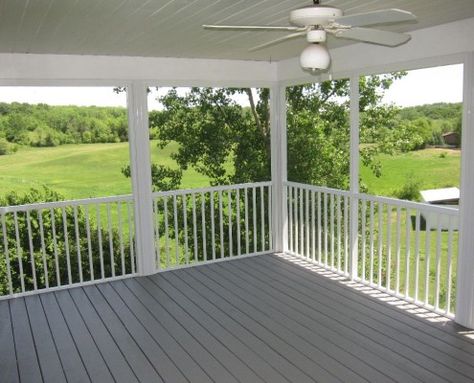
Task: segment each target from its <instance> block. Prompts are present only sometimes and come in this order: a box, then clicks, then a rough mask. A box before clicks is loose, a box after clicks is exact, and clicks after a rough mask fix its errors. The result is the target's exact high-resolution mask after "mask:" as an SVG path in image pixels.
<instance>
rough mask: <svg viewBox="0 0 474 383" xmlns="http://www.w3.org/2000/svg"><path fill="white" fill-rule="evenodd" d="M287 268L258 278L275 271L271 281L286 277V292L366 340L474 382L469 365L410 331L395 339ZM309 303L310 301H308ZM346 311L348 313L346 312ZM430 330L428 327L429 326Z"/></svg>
mask: <svg viewBox="0 0 474 383" xmlns="http://www.w3.org/2000/svg"><path fill="white" fill-rule="evenodd" d="M260 261H261V260H258V261H257V262H256V263H252V266H255V267H256V268H258V265H257V264H258V262H260ZM287 266H288V267H294V266H292V265H287V264H286V263H282V264H280V265H277V266H275V265H274V264H273V270H271V269H272V267H271V263H269V264H266V265H265V268H258V271H259V276H260V275H262V274H263V275H265V273H272V271H275V270H276V273H272V274H271V278H272V279H274V280H275V279H276V278H278V277H281V276H282V275H285V278H286V279H287V281H284V282H283V283H284V288H285V289H288V288H290V289H293V288H294V289H295V290H296V291H295V293H294V296H296V297H298V299H304V300H305V302H306V303H307V304H310V303H311V302H313V304H316V305H325V310H326V311H327V312H333V314H332V315H333V316H334V317H335V318H337V317H338V315H339V318H340V319H341V321H344V322H345V323H350V325H351V326H352V327H353V328H354V329H356V330H357V331H358V332H361V333H362V334H364V335H365V336H366V337H367V338H369V339H372V340H374V341H378V342H384V343H387V345H388V346H389V347H390V349H391V350H392V351H393V352H394V353H395V354H397V355H400V356H404V357H406V358H407V360H408V361H411V362H413V363H416V364H417V365H418V366H420V367H423V368H425V369H426V371H430V372H433V373H436V374H437V375H438V376H439V377H440V378H441V379H444V380H448V381H456V382H464V381H465V382H470V381H472V378H471V377H472V376H474V373H473V374H470V371H472V370H471V367H470V366H469V365H467V364H465V363H463V362H461V361H459V360H457V359H456V358H455V357H452V356H451V355H449V353H445V352H444V353H443V352H438V351H437V350H435V349H433V348H432V347H430V346H429V345H426V344H422V343H420V342H418V341H416V340H415V339H414V338H413V337H412V336H411V333H410V331H408V329H406V330H405V332H402V331H399V332H396V333H395V335H393V332H392V329H391V328H390V327H389V326H386V325H385V324H381V323H378V322H376V321H375V320H374V318H375V317H376V316H377V313H376V312H374V311H372V312H370V314H368V313H367V312H366V313H363V312H357V310H360V307H359V308H357V307H355V306H353V303H351V302H350V299H348V298H345V297H344V295H334V294H333V295H330V296H329V297H326V296H325V293H326V291H325V290H324V289H321V288H319V289H316V287H317V286H318V287H319V286H320V285H316V286H315V285H314V283H315V282H314V281H315V280H318V278H314V277H313V278H302V276H303V275H304V274H300V273H301V271H304V270H303V269H302V268H301V267H297V268H296V269H294V270H295V271H296V273H297V275H292V273H291V272H290V270H289V269H287V268H286V267H287ZM282 267H283V269H282ZM292 281H298V285H297V286H295V285H294V283H292ZM338 285H339V284H338V283H337V282H336V283H335V282H334V281H330V280H329V281H326V283H325V286H331V287H333V288H334V287H339V286H338ZM311 287H312V288H311ZM341 288H342V286H341ZM314 291H318V294H314ZM366 298H367V297H366ZM307 299H309V301H308V300H307ZM338 300H339V301H340V303H339V304H337V305H336V304H335V302H337V301H338ZM366 300H367V302H369V303H370V302H371V301H370V299H369V298H367V299H366ZM367 302H366V304H367ZM351 306H352V307H351ZM334 308H336V310H337V311H336V312H334ZM345 308H348V309H347V310H344V309H345ZM381 326H382V327H381ZM427 326H429V325H428V324H427ZM388 333H391V334H392V336H389V334H388ZM384 339H385V340H384ZM402 365H405V364H402Z"/></svg>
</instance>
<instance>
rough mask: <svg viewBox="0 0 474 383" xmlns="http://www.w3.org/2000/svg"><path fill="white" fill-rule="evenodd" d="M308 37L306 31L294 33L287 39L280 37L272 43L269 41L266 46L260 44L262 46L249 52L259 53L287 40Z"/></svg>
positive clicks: (286, 37)
mask: <svg viewBox="0 0 474 383" xmlns="http://www.w3.org/2000/svg"><path fill="white" fill-rule="evenodd" d="M305 35H306V31H304V32H297V33H292V34H291V35H287V36H285V37H280V38H279V39H275V40H271V41H268V42H266V43H264V44H260V45H257V46H255V47H253V48H250V49H249V52H255V51H258V50H260V49H263V48H266V47H269V46H270V45H274V44H278V43H281V42H283V41H286V40H291V39H294V38H296V37H300V36H305Z"/></svg>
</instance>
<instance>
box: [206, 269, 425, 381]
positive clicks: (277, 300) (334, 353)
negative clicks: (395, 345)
mask: <svg viewBox="0 0 474 383" xmlns="http://www.w3.org/2000/svg"><path fill="white" fill-rule="evenodd" d="M212 270H214V272H215V275H214V278H216V279H217V278H219V277H222V278H225V279H227V280H228V281H229V282H230V283H233V286H232V289H233V291H239V293H240V295H241V296H242V297H243V298H244V299H246V300H247V301H249V302H254V304H257V303H258V304H259V305H260V307H261V308H262V310H264V311H266V312H268V313H269V314H270V315H272V317H274V318H278V319H279V321H280V323H281V324H282V325H285V326H287V327H288V328H289V329H291V330H292V331H294V332H295V333H296V334H297V335H298V336H301V337H304V338H305V339H306V340H307V341H309V342H311V343H312V344H314V345H315V346H317V345H319V346H320V347H322V348H323V349H324V350H325V351H326V352H327V353H328V355H329V357H331V358H334V359H335V360H338V361H340V362H341V363H343V364H344V365H349V366H351V368H352V369H353V370H354V371H356V372H357V373H358V374H360V375H362V376H365V377H369V379H370V380H371V381H377V382H381V381H393V380H396V379H401V378H403V379H404V380H405V381H406V382H409V381H419V380H418V378H417V377H416V375H410V374H408V373H407V372H406V371H404V370H402V371H400V369H399V368H397V366H394V364H393V363H394V360H393V358H394V355H393V354H391V353H390V354H389V355H387V358H386V359H384V358H382V357H381V355H380V354H381V352H383V351H385V350H384V349H383V347H382V346H381V347H379V349H378V351H379V352H376V350H377V349H375V350H374V349H371V348H369V347H367V348H365V347H363V346H364V345H363V342H364V338H363V337H362V336H361V335H359V334H357V333H354V332H352V333H351V332H349V331H344V330H345V329H344V328H342V329H337V330H339V331H336V329H334V323H335V322H336V321H337V319H338V318H332V317H329V316H324V315H321V314H320V313H319V312H318V311H316V310H312V311H311V310H310V308H308V307H307V306H306V305H301V304H298V301H296V300H293V299H287V300H285V299H283V298H282V297H281V295H280V294H279V293H278V290H276V289H274V288H273V286H272V285H270V282H271V281H266V280H264V279H263V278H262V279H261V280H258V281H256V280H255V279H254V278H252V277H251V276H249V275H246V273H243V272H242V271H241V270H240V269H238V268H237V267H236V265H235V264H232V265H230V264H229V265H222V266H219V267H218V268H215V269H214V268H213V269H212ZM212 270H211V269H209V270H206V272H212ZM248 272H249V273H250V272H251V271H250V270H249V271H248ZM266 283H268V285H267V284H266ZM282 303H283V304H282Z"/></svg>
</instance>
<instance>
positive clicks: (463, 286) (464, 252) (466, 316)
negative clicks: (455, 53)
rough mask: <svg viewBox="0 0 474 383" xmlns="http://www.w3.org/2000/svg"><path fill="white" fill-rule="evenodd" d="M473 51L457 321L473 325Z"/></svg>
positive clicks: (468, 71) (467, 80) (467, 78)
mask: <svg viewBox="0 0 474 383" xmlns="http://www.w3.org/2000/svg"><path fill="white" fill-rule="evenodd" d="M473 113H474V53H470V54H469V55H467V57H466V60H465V62H464V104H463V124H462V125H463V128H462V150H461V153H462V156H461V198H460V206H459V213H460V234H459V255H458V266H457V267H458V269H457V285H456V295H457V296H456V322H457V323H459V324H461V325H463V326H466V327H469V328H474V166H473V164H474V149H473V148H474V116H473Z"/></svg>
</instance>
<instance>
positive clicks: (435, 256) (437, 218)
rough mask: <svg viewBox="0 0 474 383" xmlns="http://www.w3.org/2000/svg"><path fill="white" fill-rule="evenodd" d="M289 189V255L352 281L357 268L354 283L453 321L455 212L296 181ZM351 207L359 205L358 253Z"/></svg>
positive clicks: (455, 257) (455, 242)
mask: <svg viewBox="0 0 474 383" xmlns="http://www.w3.org/2000/svg"><path fill="white" fill-rule="evenodd" d="M286 187H287V196H288V250H289V252H290V253H291V254H294V255H297V256H300V257H304V258H306V259H309V260H311V261H314V262H316V263H318V264H319V265H322V266H324V267H326V268H328V269H330V270H332V271H335V272H337V273H340V274H342V275H345V276H347V277H349V276H350V270H351V264H356V265H357V267H356V275H352V277H353V279H355V280H357V281H360V282H362V283H364V284H367V285H370V286H372V287H375V288H378V289H380V290H383V291H385V292H387V293H389V294H391V295H395V296H397V297H399V298H403V299H405V300H407V301H410V302H414V303H416V304H417V305H421V306H423V307H426V308H428V309H430V310H433V311H436V312H438V313H441V314H444V315H447V316H449V317H453V315H454V314H453V310H454V308H455V304H454V303H455V302H454V300H455V293H454V288H455V272H456V261H457V252H458V232H457V227H458V210H457V209H453V208H449V207H442V206H434V205H428V204H422V203H416V202H410V201H402V200H398V199H393V198H385V197H376V196H371V195H366V194H357V195H352V196H351V194H350V193H349V192H347V191H342V190H335V189H329V188H324V187H316V186H309V185H303V184H298V183H292V182H288V183H287V184H286ZM351 203H356V204H358V209H357V210H358V216H357V217H355V218H354V219H356V220H358V225H357V226H358V232H357V238H358V248H357V249H358V250H357V252H355V254H352V251H351V235H350V234H351V233H350V232H349V231H350V227H351V225H350V219H351V217H350V212H351V209H350V205H351ZM357 210H356V211H357ZM352 257H355V258H356V259H352ZM353 261H356V262H353Z"/></svg>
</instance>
